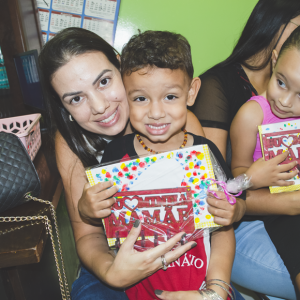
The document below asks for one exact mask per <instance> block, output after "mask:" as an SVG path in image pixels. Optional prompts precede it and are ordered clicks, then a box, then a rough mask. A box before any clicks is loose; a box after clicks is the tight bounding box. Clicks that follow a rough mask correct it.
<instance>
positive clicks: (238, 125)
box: [230, 101, 264, 177]
mask: <svg viewBox="0 0 300 300" xmlns="http://www.w3.org/2000/svg"><path fill="white" fill-rule="evenodd" d="M263 117H264V116H263V111H262V109H261V107H260V105H259V104H258V103H257V102H255V101H249V102H247V103H245V104H244V105H243V106H242V107H241V108H240V110H239V111H238V113H237V114H236V116H235V117H234V119H233V121H232V124H231V128H230V139H231V149H232V159H231V170H232V174H233V176H234V177H237V176H238V175H240V174H243V173H246V171H247V170H248V169H249V168H250V167H251V165H252V164H253V153H254V149H255V146H256V135H257V133H258V125H261V124H262V121H263Z"/></svg>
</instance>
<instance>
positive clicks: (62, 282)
mask: <svg viewBox="0 0 300 300" xmlns="http://www.w3.org/2000/svg"><path fill="white" fill-rule="evenodd" d="M25 198H26V199H27V200H34V201H37V202H41V203H44V204H48V205H49V206H50V211H51V215H52V218H53V221H54V228H55V232H56V237H57V244H58V251H59V256H60V263H61V268H62V272H63V277H62V275H61V268H60V263H59V259H58V255H57V251H56V245H55V240H54V235H53V229H52V225H51V221H50V220H49V218H48V216H46V215H43V216H41V215H37V216H21V217H0V223H6V222H24V221H35V222H31V223H30V224H27V225H23V226H19V227H16V228H14V229H11V230H6V231H3V232H0V233H2V234H4V233H7V232H10V231H14V230H17V229H21V228H24V227H27V226H31V225H35V224H38V223H41V222H43V223H44V224H45V226H46V230H47V233H48V234H49V235H50V238H51V243H52V248H53V253H54V259H55V264H56V269H57V274H58V279H59V286H60V291H61V295H62V299H63V300H70V299H71V298H70V292H69V286H68V282H67V277H66V272H65V264H64V260H63V254H62V248H61V242H60V236H59V231H58V225H57V217H56V212H55V208H54V206H53V204H52V203H51V202H50V201H46V200H42V199H38V198H35V197H32V196H30V195H29V194H27V195H26V196H25Z"/></svg>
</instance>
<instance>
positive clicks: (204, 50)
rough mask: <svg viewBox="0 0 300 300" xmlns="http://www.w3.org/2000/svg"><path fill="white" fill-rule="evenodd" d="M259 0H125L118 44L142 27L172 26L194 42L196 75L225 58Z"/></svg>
mask: <svg viewBox="0 0 300 300" xmlns="http://www.w3.org/2000/svg"><path fill="white" fill-rule="evenodd" d="M256 3H257V0H183V1H179V0H148V1H146V0H121V6H120V13H119V19H118V26H117V32H116V38H115V48H116V49H117V50H118V51H121V49H122V46H123V45H124V44H125V43H126V42H127V41H128V40H129V38H130V37H131V36H132V35H133V34H136V33H138V29H140V30H141V31H145V30H149V29H151V30H169V31H173V32H176V33H180V34H182V35H184V36H185V37H186V38H187V39H188V41H189V42H190V44H191V47H192V56H193V63H194V68H195V74H194V75H195V76H197V75H199V74H200V73H202V72H203V71H205V70H206V69H208V68H209V67H211V66H213V65H215V64H216V63H218V62H220V61H222V60H223V59H225V58H226V57H227V56H228V55H229V54H230V53H231V51H232V49H233V46H234V44H235V43H236V41H237V39H238V38H239V36H240V33H241V31H242V29H243V27H244V25H245V23H246V21H247V19H248V17H249V15H250V13H251V11H252V9H253V7H254V6H255V4H256Z"/></svg>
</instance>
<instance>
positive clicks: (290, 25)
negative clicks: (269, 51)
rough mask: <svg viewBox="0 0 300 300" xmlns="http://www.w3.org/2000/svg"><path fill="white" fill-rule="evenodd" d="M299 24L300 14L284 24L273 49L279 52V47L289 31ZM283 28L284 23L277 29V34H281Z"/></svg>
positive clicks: (288, 34) (289, 33)
mask: <svg viewBox="0 0 300 300" xmlns="http://www.w3.org/2000/svg"><path fill="white" fill-rule="evenodd" d="M299 25H300V16H298V17H296V18H294V19H292V20H291V21H290V22H289V23H288V24H287V26H286V28H285V30H284V32H283V34H282V36H281V38H280V40H279V42H278V44H277V46H276V48H275V50H276V51H277V52H278V53H279V52H280V49H281V47H282V45H283V43H284V42H285V41H286V40H287V38H288V37H289V36H290V35H291V33H292V32H293V31H294V30H295V29H296V28H297V27H298V26H299ZM283 28H284V25H282V28H281V29H280V30H279V34H281V32H282V30H283Z"/></svg>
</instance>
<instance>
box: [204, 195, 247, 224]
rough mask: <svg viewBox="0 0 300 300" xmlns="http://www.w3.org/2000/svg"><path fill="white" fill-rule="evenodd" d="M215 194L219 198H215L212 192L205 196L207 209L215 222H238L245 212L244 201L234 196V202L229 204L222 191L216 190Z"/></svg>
mask: <svg viewBox="0 0 300 300" xmlns="http://www.w3.org/2000/svg"><path fill="white" fill-rule="evenodd" d="M216 194H217V195H218V197H219V198H220V199H217V198H215V197H214V196H213V195H212V194H208V197H207V203H208V204H209V206H208V211H209V213H211V214H212V215H214V221H215V223H217V224H219V225H224V226H228V225H231V224H233V223H234V222H238V221H239V220H240V219H241V218H242V217H243V216H244V214H245V212H246V201H244V200H243V199H240V198H236V204H234V205H231V204H230V203H229V202H228V200H227V198H226V195H225V194H224V192H221V191H217V192H216Z"/></svg>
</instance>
